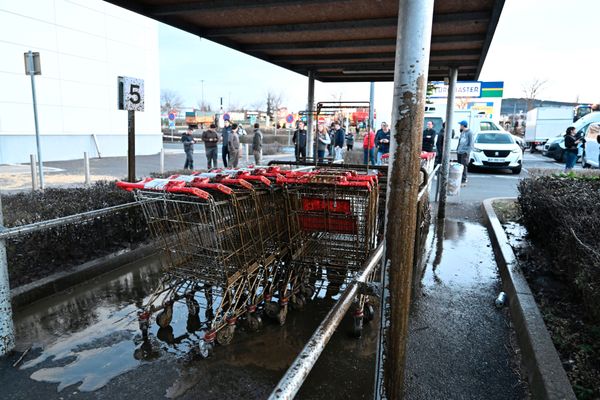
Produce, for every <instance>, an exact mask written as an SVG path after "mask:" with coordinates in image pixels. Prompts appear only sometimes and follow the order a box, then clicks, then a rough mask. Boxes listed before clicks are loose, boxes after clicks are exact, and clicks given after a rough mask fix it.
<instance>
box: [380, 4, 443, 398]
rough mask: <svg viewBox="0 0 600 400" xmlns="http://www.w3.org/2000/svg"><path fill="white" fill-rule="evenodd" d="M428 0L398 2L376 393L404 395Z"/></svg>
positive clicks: (430, 16) (426, 63) (429, 12)
mask: <svg viewBox="0 0 600 400" xmlns="http://www.w3.org/2000/svg"><path fill="white" fill-rule="evenodd" d="M433 3H434V0H399V6H398V33H397V35H396V38H397V39H396V61H395V69H394V100H393V108H392V113H393V114H392V122H393V125H392V127H393V131H392V135H391V141H390V158H389V171H388V190H387V202H386V218H385V243H386V250H385V253H384V264H383V266H384V271H383V281H384V285H385V286H384V288H383V289H384V291H383V296H382V314H384V313H386V314H387V315H389V319H388V318H385V316H386V315H384V318H383V319H382V327H383V329H384V331H385V332H384V337H385V339H384V342H383V343H384V345H382V344H381V342H380V349H379V354H378V357H377V358H378V364H379V365H381V364H383V365H384V366H385V368H384V372H383V393H381V391H378V392H379V393H376V398H377V396H378V395H379V398H387V399H394V400H395V399H401V398H403V385H404V364H405V361H406V343H407V338H408V314H409V309H410V297H411V288H412V272H413V258H414V244H415V233H416V221H417V197H418V191H419V169H420V150H421V142H422V134H423V118H424V112H425V95H426V91H427V74H428V69H429V50H430V43H431V28H432V24H433ZM386 283H387V285H386ZM382 348H383V349H384V351H383V353H382V352H381V349H382ZM377 372H380V368H377ZM379 378H380V376H378V377H377V378H376V381H377V382H380V379H379Z"/></svg>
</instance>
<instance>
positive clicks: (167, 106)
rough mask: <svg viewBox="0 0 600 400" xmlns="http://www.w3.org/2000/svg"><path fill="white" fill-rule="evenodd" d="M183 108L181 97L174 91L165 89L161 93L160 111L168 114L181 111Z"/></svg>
mask: <svg viewBox="0 0 600 400" xmlns="http://www.w3.org/2000/svg"><path fill="white" fill-rule="evenodd" d="M182 107H183V101H182V100H181V96H179V93H177V92H176V91H174V90H169V89H164V90H161V92H160V111H161V112H162V113H167V112H169V111H171V110H175V111H179V110H180V109H181V108H182Z"/></svg>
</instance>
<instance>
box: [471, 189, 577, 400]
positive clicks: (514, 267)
mask: <svg viewBox="0 0 600 400" xmlns="http://www.w3.org/2000/svg"><path fill="white" fill-rule="evenodd" d="M499 200H505V201H509V200H512V201H516V199H515V198H493V199H487V200H485V201H484V202H483V204H482V208H483V215H484V218H485V222H486V226H487V228H488V231H489V234H490V240H491V242H492V246H493V248H494V254H495V256H496V262H497V264H498V270H499V272H500V276H501V278H502V286H503V289H504V291H505V292H506V293H507V294H508V299H509V307H510V314H511V318H512V321H513V324H514V327H515V331H516V333H517V340H518V343H519V347H520V348H521V352H522V363H523V365H522V366H523V369H524V370H525V372H526V374H527V379H528V381H529V389H530V391H531V394H532V396H533V398H534V399H551V400H559V399H568V400H571V399H573V400H575V399H576V397H575V393H574V392H573V388H572V387H571V384H570V382H569V379H568V378H567V374H566V372H565V370H564V368H563V366H562V363H561V361H560V358H559V356H558V352H557V351H556V348H555V347H554V343H552V339H551V338H550V333H549V332H548V329H547V328H546V324H545V323H544V320H543V318H542V314H541V313H540V310H539V309H538V307H537V304H536V302H535V299H534V297H533V294H532V293H531V290H530V289H529V285H528V284H527V281H526V280H525V277H524V276H523V273H522V271H521V269H520V268H519V265H518V263H517V260H516V257H515V254H514V252H513V250H512V247H510V244H509V242H508V237H507V236H506V233H505V232H504V229H503V228H502V225H501V224H500V221H499V220H498V217H497V215H496V213H495V211H494V208H493V207H492V204H493V202H494V201H499Z"/></svg>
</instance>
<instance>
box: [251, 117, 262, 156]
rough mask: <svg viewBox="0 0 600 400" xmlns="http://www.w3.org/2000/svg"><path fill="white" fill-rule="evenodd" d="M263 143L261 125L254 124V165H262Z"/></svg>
mask: <svg viewBox="0 0 600 400" xmlns="http://www.w3.org/2000/svg"><path fill="white" fill-rule="evenodd" d="M262 142H263V134H262V132H261V131H260V125H258V123H256V124H254V137H253V138H252V154H254V163H255V164H256V165H260V163H261V162H262Z"/></svg>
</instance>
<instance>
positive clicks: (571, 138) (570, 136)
mask: <svg viewBox="0 0 600 400" xmlns="http://www.w3.org/2000/svg"><path fill="white" fill-rule="evenodd" d="M580 142H581V139H576V138H575V127H574V126H570V127H568V128H567V132H566V133H565V172H569V171H570V170H572V169H573V167H574V166H575V164H576V163H577V153H578V152H579V149H578V148H577V145H578V144H579V143H580Z"/></svg>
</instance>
